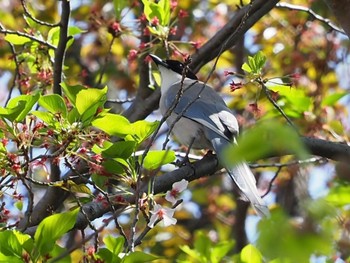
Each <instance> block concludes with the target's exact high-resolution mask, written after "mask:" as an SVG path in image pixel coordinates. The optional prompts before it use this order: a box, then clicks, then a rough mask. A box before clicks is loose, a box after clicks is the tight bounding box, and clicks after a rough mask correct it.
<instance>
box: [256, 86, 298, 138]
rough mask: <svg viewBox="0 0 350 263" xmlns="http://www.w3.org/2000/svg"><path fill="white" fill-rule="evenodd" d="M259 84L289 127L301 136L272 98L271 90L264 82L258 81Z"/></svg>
mask: <svg viewBox="0 0 350 263" xmlns="http://www.w3.org/2000/svg"><path fill="white" fill-rule="evenodd" d="M257 81H258V83H259V84H260V85H261V87H262V89H263V91H264V93H265V95H266V97H267V99H268V100H269V101H270V102H271V103H272V105H273V106H274V107H275V108H276V109H277V110H278V112H279V113H281V115H282V116H283V117H284V118H285V119H286V121H287V122H288V123H289V125H290V126H291V127H292V128H293V129H294V130H295V131H296V132H297V133H298V134H299V131H298V128H297V127H296V126H295V125H294V123H293V122H292V120H291V119H289V117H288V116H287V114H285V113H284V111H283V110H282V108H281V107H280V106H278V104H277V103H276V101H275V100H274V99H273V98H272V96H271V94H270V90H269V89H268V88H267V87H266V85H265V84H264V82H263V81H260V80H257Z"/></svg>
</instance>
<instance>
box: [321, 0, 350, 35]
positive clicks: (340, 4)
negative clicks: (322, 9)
mask: <svg viewBox="0 0 350 263" xmlns="http://www.w3.org/2000/svg"><path fill="white" fill-rule="evenodd" d="M324 1H325V2H326V3H327V5H328V7H329V8H330V9H331V10H332V12H333V13H334V15H335V16H336V18H337V20H338V22H339V23H340V25H341V26H342V28H343V29H344V31H345V33H346V34H347V36H348V38H349V39H350V19H349V14H350V0H324Z"/></svg>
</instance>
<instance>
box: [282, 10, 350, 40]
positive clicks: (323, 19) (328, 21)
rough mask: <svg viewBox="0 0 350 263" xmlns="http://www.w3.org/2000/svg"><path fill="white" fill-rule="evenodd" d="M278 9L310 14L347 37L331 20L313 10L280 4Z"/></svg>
mask: <svg viewBox="0 0 350 263" xmlns="http://www.w3.org/2000/svg"><path fill="white" fill-rule="evenodd" d="M276 7H277V8H284V9H288V10H296V11H301V12H306V13H308V14H309V15H310V16H311V17H312V18H314V19H316V20H318V21H321V22H322V23H325V24H326V25H327V26H329V27H330V28H331V29H333V30H334V31H337V32H339V33H341V34H344V35H346V33H345V32H344V30H342V29H341V28H339V27H337V26H336V25H335V24H333V23H332V22H331V21H330V20H329V19H327V18H324V17H323V16H320V15H318V14H317V13H315V12H314V11H313V10H312V9H310V8H308V7H304V6H300V5H293V4H289V3H278V4H277V5H276Z"/></svg>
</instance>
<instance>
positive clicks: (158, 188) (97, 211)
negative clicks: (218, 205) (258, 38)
mask: <svg viewBox="0 0 350 263" xmlns="http://www.w3.org/2000/svg"><path fill="white" fill-rule="evenodd" d="M302 141H303V142H304V144H305V147H306V148H307V149H308V150H309V152H310V153H311V154H313V155H318V156H321V157H326V158H329V159H332V160H335V161H348V160H349V159H350V146H348V145H346V144H341V143H336V142H330V141H326V140H321V139H316V138H309V137H304V138H302ZM219 169H221V167H220V166H219V164H218V161H217V158H216V155H213V154H212V155H206V156H204V157H203V158H202V159H201V160H199V161H196V162H194V163H192V164H191V165H186V166H183V167H181V168H179V169H176V170H174V171H172V172H169V173H166V174H164V175H162V176H158V177H156V178H155V182H154V194H159V193H163V192H166V191H168V190H170V189H171V188H172V185H173V183H175V182H178V181H181V180H182V179H185V180H187V181H189V182H190V181H193V180H196V179H199V178H201V177H205V176H211V175H213V174H215V172H216V171H218V170H219ZM147 189H148V182H144V184H143V187H142V188H141V191H142V192H146V193H147ZM125 200H126V201H127V202H128V203H130V204H133V203H134V202H135V198H134V196H133V195H132V196H130V195H129V196H125ZM125 207H126V205H125V204H124V205H116V206H115V207H114V209H115V210H118V211H122V210H123V209H124V208H125ZM83 209H84V211H85V214H86V215H87V217H88V218H89V220H90V221H92V220H94V219H96V218H98V217H101V216H102V215H103V214H105V213H107V212H110V211H111V209H110V208H109V207H105V206H102V205H99V204H96V203H88V204H86V205H84V206H83ZM242 209H243V208H242ZM87 225H88V221H87V218H86V217H85V216H84V215H82V214H81V215H80V216H79V217H78V220H77V222H76V225H75V227H76V228H79V229H84V228H85V227H86V226H87Z"/></svg>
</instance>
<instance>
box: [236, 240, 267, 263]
mask: <svg viewBox="0 0 350 263" xmlns="http://www.w3.org/2000/svg"><path fill="white" fill-rule="evenodd" d="M241 262H242V263H261V262H262V255H261V253H260V251H259V250H258V249H257V248H256V247H255V246H253V245H252V244H248V245H246V246H245V247H244V248H243V249H242V251H241Z"/></svg>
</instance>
